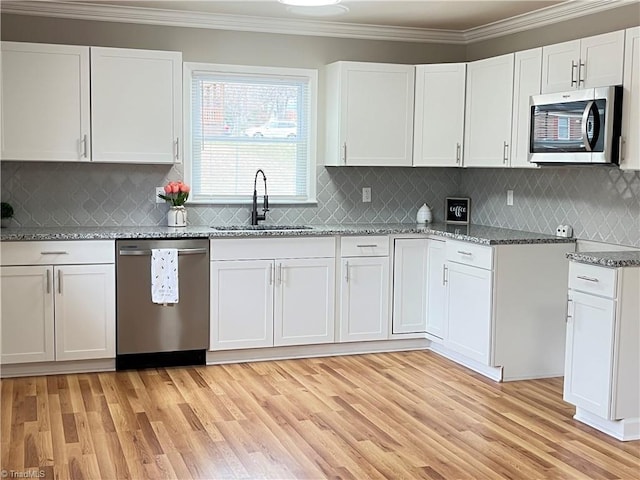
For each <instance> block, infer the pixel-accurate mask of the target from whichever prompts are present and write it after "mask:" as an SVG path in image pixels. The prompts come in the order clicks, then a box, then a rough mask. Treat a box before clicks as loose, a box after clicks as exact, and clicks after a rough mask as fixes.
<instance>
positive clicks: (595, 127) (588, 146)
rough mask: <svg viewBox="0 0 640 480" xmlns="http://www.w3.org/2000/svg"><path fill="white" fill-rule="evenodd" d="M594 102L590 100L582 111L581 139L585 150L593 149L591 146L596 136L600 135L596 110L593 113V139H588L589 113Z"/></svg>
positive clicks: (596, 139)
mask: <svg viewBox="0 0 640 480" xmlns="http://www.w3.org/2000/svg"><path fill="white" fill-rule="evenodd" d="M595 104H596V102H594V101H593V100H591V101H590V102H589V103H587V106H586V107H585V108H584V112H582V141H583V143H584V149H585V150H586V151H587V152H591V151H592V150H593V146H594V145H595V144H596V142H597V141H598V136H599V135H600V117H599V116H598V112H597V111H595V112H594V115H593V139H592V140H589V114H590V113H591V111H592V110H594V107H595ZM592 142H593V143H592Z"/></svg>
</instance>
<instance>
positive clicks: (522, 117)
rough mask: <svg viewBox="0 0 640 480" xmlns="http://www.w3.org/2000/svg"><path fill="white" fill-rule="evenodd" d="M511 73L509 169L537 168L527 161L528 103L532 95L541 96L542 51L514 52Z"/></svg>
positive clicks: (534, 49) (540, 49)
mask: <svg viewBox="0 0 640 480" xmlns="http://www.w3.org/2000/svg"><path fill="white" fill-rule="evenodd" d="M514 70H515V73H514V75H513V118H512V126H511V163H510V165H511V166H512V167H516V168H537V167H536V164H534V163H530V162H529V159H528V155H529V129H530V128H531V127H530V117H531V115H530V107H529V99H530V97H531V95H538V94H539V93H540V88H541V76H542V48H533V49H531V50H525V51H522V52H516V54H515V67H514Z"/></svg>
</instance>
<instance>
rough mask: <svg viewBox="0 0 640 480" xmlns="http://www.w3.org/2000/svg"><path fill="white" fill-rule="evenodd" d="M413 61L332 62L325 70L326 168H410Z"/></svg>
mask: <svg viewBox="0 0 640 480" xmlns="http://www.w3.org/2000/svg"><path fill="white" fill-rule="evenodd" d="M414 70H415V67H414V66H413V65H395V64H382V63H363V62H336V63H332V64H330V65H327V67H326V69H325V85H326V90H325V101H326V152H325V162H324V163H325V165H329V166H345V165H346V166H353V165H360V166H411V164H412V145H413V98H414Z"/></svg>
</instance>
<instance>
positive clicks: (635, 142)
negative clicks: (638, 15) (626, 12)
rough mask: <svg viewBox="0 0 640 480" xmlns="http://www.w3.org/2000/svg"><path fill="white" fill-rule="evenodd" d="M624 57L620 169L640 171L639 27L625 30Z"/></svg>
mask: <svg viewBox="0 0 640 480" xmlns="http://www.w3.org/2000/svg"><path fill="white" fill-rule="evenodd" d="M624 55H625V58H624V82H623V89H624V91H623V93H622V115H623V119H622V138H623V142H624V143H623V145H622V154H621V159H620V168H621V169H623V170H640V135H639V134H638V132H640V27H633V28H629V29H627V32H626V39H625V49H624Z"/></svg>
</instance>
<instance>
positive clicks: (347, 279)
mask: <svg viewBox="0 0 640 480" xmlns="http://www.w3.org/2000/svg"><path fill="white" fill-rule="evenodd" d="M344 281H345V282H347V283H349V260H347V261H346V262H344Z"/></svg>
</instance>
